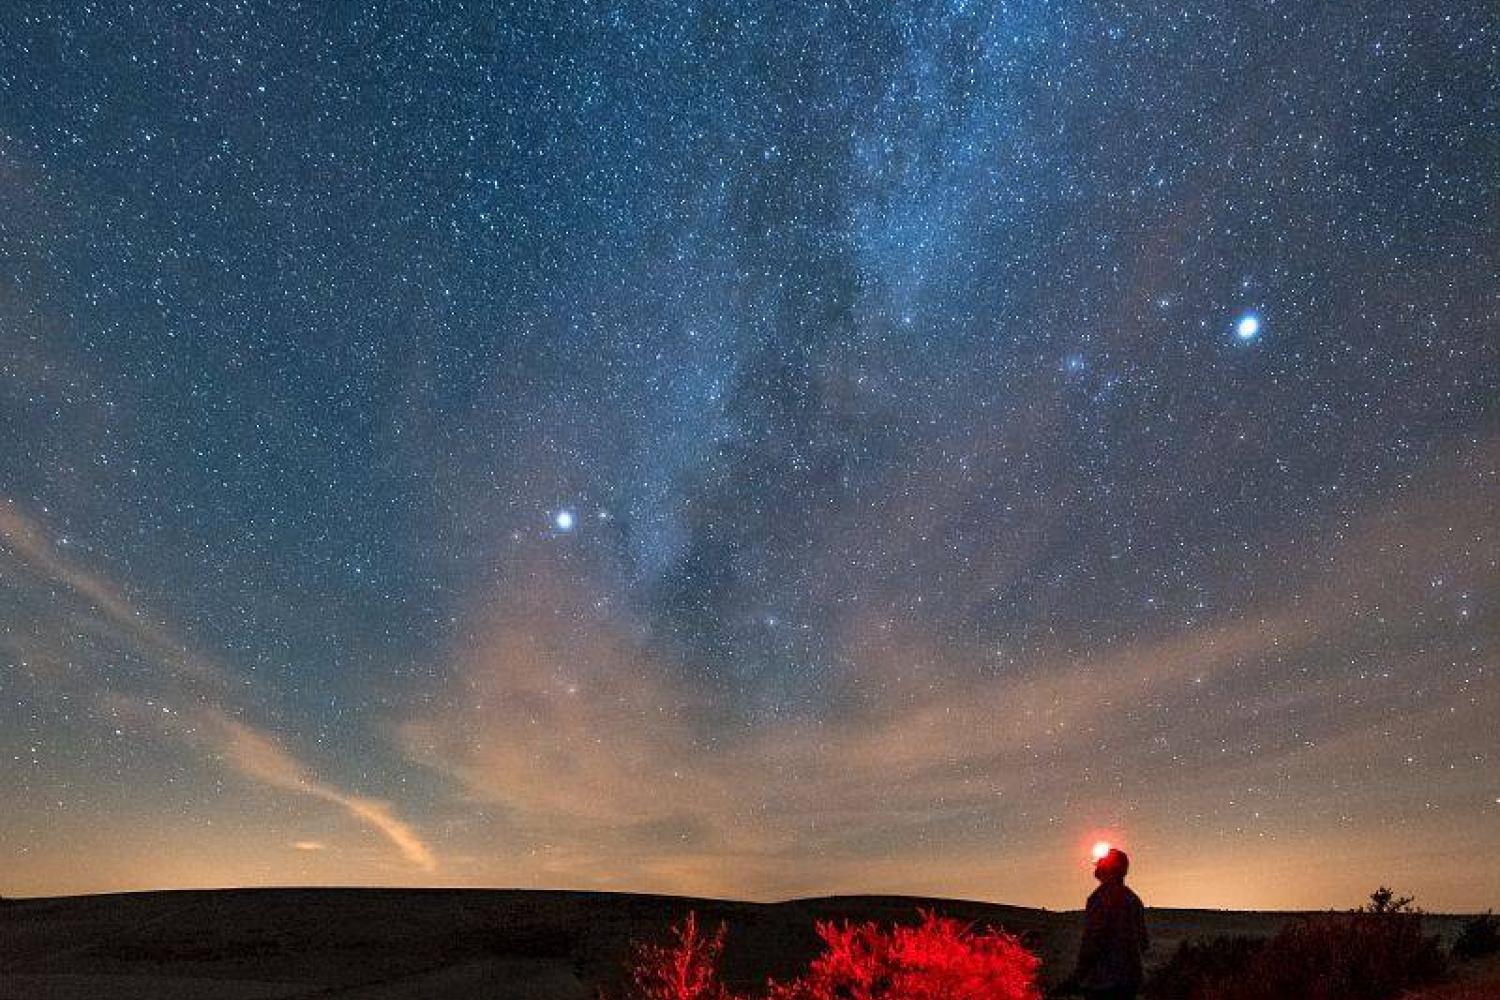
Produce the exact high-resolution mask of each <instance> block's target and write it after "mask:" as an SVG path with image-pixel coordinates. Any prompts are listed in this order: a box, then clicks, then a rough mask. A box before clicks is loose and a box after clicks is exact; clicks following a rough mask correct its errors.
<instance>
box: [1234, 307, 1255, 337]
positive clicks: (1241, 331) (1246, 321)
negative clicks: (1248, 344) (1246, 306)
mask: <svg viewBox="0 0 1500 1000" xmlns="http://www.w3.org/2000/svg"><path fill="white" fill-rule="evenodd" d="M1234 335H1235V336H1236V337H1238V338H1240V339H1241V340H1254V339H1255V338H1256V337H1257V336H1259V335H1260V317H1259V316H1257V315H1255V313H1245V315H1243V316H1241V317H1240V319H1239V322H1238V323H1236V324H1235V325H1234Z"/></svg>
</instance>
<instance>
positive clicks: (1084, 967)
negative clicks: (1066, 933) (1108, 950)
mask: <svg viewBox="0 0 1500 1000" xmlns="http://www.w3.org/2000/svg"><path fill="white" fill-rule="evenodd" d="M1106 917H1107V915H1106V914H1105V912H1104V906H1103V904H1102V903H1101V902H1100V900H1098V899H1097V898H1095V897H1093V896H1090V897H1089V902H1088V906H1086V907H1084V910H1083V939H1082V940H1081V941H1079V942H1078V966H1077V968H1076V969H1074V970H1073V980H1074V981H1075V982H1078V981H1081V980H1082V979H1083V978H1084V977H1085V976H1087V975H1088V974H1089V973H1090V972H1092V971H1093V968H1094V963H1095V962H1097V961H1098V960H1099V945H1100V942H1101V941H1103V939H1104V929H1105V928H1104V925H1105V924H1106V923H1107V919H1106Z"/></svg>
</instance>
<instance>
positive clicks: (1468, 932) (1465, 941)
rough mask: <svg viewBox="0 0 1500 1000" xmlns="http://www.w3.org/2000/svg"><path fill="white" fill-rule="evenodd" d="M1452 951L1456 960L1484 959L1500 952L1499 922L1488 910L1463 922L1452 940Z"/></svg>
mask: <svg viewBox="0 0 1500 1000" xmlns="http://www.w3.org/2000/svg"><path fill="white" fill-rule="evenodd" d="M1452 951H1453V957H1454V958H1457V959H1471V958H1484V957H1485V956H1486V955H1493V954H1495V952H1497V951H1500V920H1496V919H1495V915H1494V914H1493V913H1491V912H1490V911H1489V910H1486V911H1485V912H1483V913H1481V914H1478V915H1477V916H1474V917H1470V918H1469V919H1468V920H1465V921H1464V925H1463V927H1462V929H1460V930H1459V932H1458V937H1456V938H1454V939H1453V948H1452Z"/></svg>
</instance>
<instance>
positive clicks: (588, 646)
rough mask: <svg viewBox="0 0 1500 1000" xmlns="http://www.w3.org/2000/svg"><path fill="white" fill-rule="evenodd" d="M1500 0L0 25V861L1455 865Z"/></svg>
mask: <svg viewBox="0 0 1500 1000" xmlns="http://www.w3.org/2000/svg"><path fill="white" fill-rule="evenodd" d="M1496 31H1497V25H1496V22H1495V19H1494V18H1493V17H1486V16H1485V12H1484V11H1483V10H1482V9H1479V8H1474V9H1451V10H1421V11H1417V10H1352V9H1350V10H1318V11H1309V10H1304V9H1298V8H1292V7H1287V6H1285V5H1282V4H1276V3H1264V4H1262V3H1256V4H1246V3H1230V2H1225V3H1209V2H1200V3H1193V4H1190V5H1188V6H1186V7H1184V8H1182V9H1181V10H1178V11H1175V12H1173V13H1172V14H1171V15H1169V16H1164V17H1157V18H1150V17H1144V16H1142V14H1141V13H1139V12H1137V11H1134V10H1132V9H1130V8H1128V7H1115V6H1109V5H1092V4H1082V3H1079V2H1077V0H1067V2H1059V3H1043V2H1022V3H1005V4H981V3H977V2H963V0H955V2H950V3H945V4H929V3H894V4H882V5H879V6H878V7H871V8H865V7H862V6H858V5H853V6H851V5H838V4H798V5H795V6H793V7H788V6H787V5H785V4H776V3H751V2H725V3H717V4H716V3H671V4H660V3H651V4H645V3H640V4H638V3H629V2H621V3H616V4H612V5H602V4H601V5H592V4H585V5H578V6H576V7H572V8H570V9H568V10H567V11H566V12H564V13H559V12H558V11H555V10H553V9H552V8H550V7H548V6H547V5H534V4H516V5H504V6H502V7H499V8H496V7H493V6H491V5H483V4H466V3H435V4H428V3H412V4H395V5H382V6H379V7H374V8H372V7H358V8H356V7H352V6H350V7H328V6H321V5H299V4H292V5H276V6H275V7H273V6H272V5H267V4H260V3H231V4H224V5H217V6H207V5H205V6H201V7H194V6H189V7H187V8H183V9H177V10H174V11H173V12H172V16H170V17H167V16H165V15H163V16H161V17H159V18H152V17H150V16H148V14H147V13H146V12H143V11H132V10H129V9H114V8H107V7H106V8H102V9H101V8H99V7H93V8H90V7H88V6H79V7H59V8H51V7H48V8H42V7H26V8H23V10H22V12H21V13H20V14H19V15H18V16H16V17H14V18H11V19H8V22H7V23H5V24H3V25H0V93H3V94H4V95H5V98H6V99H5V100H4V101H3V102H0V202H3V211H0V259H3V261H4V263H5V266H4V267H3V268H0V282H3V284H0V343H3V357H0V415H3V419H0V796H3V797H4V799H5V801H6V802H7V807H6V809H4V810H3V811H0V859H3V863H0V893H3V894H5V895H8V896H13V895H34V894H58V893H71V892H95V891H113V890H124V889H145V888H173V887H197V886H219V885H292V884H311V885H320V884H327V885H334V884H338V885H350V884H360V885H434V886H463V885H473V886H497V887H505V886H525V887H538V888H598V889H611V890H619V891H651V892H673V893H683V894H696V895H712V896H723V897H735V898H749V899H762V900H765V899H778V898H786V897H790V896H808V895H820V894H828V893H836V892H843V893H880V892H902V893H912V894H918V895H945V896H960V897H968V898H979V899H989V900H994V901H997V902H1005V903H1015V904H1023V905H1041V906H1047V907H1051V908H1073V907H1076V906H1078V905H1081V902H1082V899H1083V896H1084V895H1085V894H1086V892H1087V890H1088V888H1089V887H1090V884H1091V882H1092V879H1091V878H1090V875H1089V872H1090V867H1089V864H1088V858H1089V851H1090V848H1091V847H1092V845H1093V844H1094V843H1095V842H1096V841H1097V840H1100V839H1104V840H1108V841H1109V842H1111V843H1115V844H1119V845H1121V846H1123V847H1125V848H1126V849H1127V850H1128V851H1130V853H1131V856H1132V859H1133V864H1132V883H1133V884H1135V885H1137V887H1138V888H1139V891H1140V892H1141V895H1142V896H1143V897H1144V898H1145V899H1146V901H1147V903H1148V904H1149V905H1155V906H1203V907H1214V908H1245V909H1294V908H1310V909H1320V908H1327V907H1344V906H1354V905H1358V904H1359V903H1362V902H1363V901H1364V900H1365V898H1366V896H1367V895H1368V893H1369V892H1370V891H1371V890H1372V889H1374V888H1375V887H1376V886H1377V885H1381V884H1384V885H1391V886H1393V887H1395V888H1396V889H1398V890H1399V891H1401V892H1402V893H1406V894H1411V895H1414V896H1415V897H1416V900H1417V903H1418V904H1419V905H1422V906H1424V907H1426V908H1428V909H1432V910H1448V911H1461V910H1483V909H1486V908H1488V907H1492V906H1494V905H1496V903H1500V866H1494V865H1485V864H1483V863H1482V859H1483V858H1484V857H1486V856H1487V852H1488V848H1489V843H1490V841H1491V840H1492V839H1493V835H1494V832H1495V831H1496V829H1497V828H1500V827H1497V823H1500V768H1497V762H1500V735H1497V733H1496V731H1495V728H1494V726H1493V723H1492V720H1493V719H1495V718H1500V676H1497V670H1500V605H1497V599H1496V591H1495V580H1496V579H1500V572H1497V570H1500V544H1497V519H1496V516H1495V511H1496V510H1500V419H1497V412H1496V406H1495V403H1496V400H1497V399H1500V331H1497V326H1500V286H1497V283H1496V277H1495V276H1496V274H1500V231H1497V230H1500V225H1497V220H1500V197H1497V192H1500V144H1497V143H1496V142H1495V141H1494V140H1493V138H1492V136H1493V130H1494V127H1495V125H1496V109H1497V107H1500V82H1497V80H1500V77H1497V76H1496V75H1495V74H1494V73H1493V71H1492V70H1493V67H1494V66H1495V65H1496Z"/></svg>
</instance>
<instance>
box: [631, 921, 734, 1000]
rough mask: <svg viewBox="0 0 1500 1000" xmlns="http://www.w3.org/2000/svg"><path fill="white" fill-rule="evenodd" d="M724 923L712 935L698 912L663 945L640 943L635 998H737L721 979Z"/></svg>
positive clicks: (635, 961) (633, 979) (633, 972)
mask: <svg viewBox="0 0 1500 1000" xmlns="http://www.w3.org/2000/svg"><path fill="white" fill-rule="evenodd" d="M723 953H724V925H723V924H720V925H719V927H718V930H716V931H714V933H713V934H711V935H705V934H704V933H703V932H702V931H701V930H699V929H698V915H697V914H696V913H692V912H689V913H688V915H687V919H685V920H684V921H683V922H682V923H681V924H680V925H678V926H676V927H673V928H672V929H671V931H670V932H669V936H668V939H667V941H666V942H665V943H662V944H649V943H648V944H637V945H636V946H635V953H634V955H633V956H632V961H631V966H630V983H631V987H632V989H631V993H630V996H631V1000H734V997H733V995H732V994H731V993H730V992H729V991H728V990H726V989H725V988H724V987H723V985H721V984H720V982H719V957H720V956H721V955H722V954H723Z"/></svg>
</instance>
